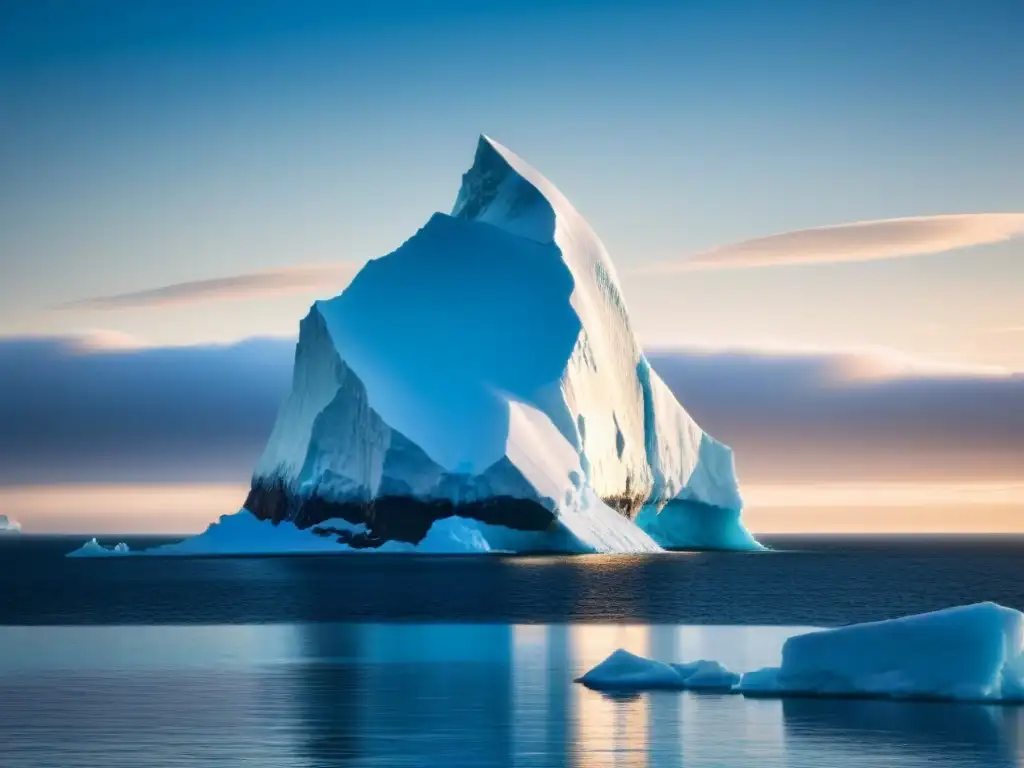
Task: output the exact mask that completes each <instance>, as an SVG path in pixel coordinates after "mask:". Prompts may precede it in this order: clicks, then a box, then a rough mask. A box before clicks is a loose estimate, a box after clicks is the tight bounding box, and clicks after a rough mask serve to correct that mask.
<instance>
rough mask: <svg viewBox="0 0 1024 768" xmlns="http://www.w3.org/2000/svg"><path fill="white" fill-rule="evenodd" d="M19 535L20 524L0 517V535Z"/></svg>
mask: <svg viewBox="0 0 1024 768" xmlns="http://www.w3.org/2000/svg"><path fill="white" fill-rule="evenodd" d="M3 533H21V523H19V522H18V521H17V520H15V519H14V518H12V517H8V516H7V515H0V534H3Z"/></svg>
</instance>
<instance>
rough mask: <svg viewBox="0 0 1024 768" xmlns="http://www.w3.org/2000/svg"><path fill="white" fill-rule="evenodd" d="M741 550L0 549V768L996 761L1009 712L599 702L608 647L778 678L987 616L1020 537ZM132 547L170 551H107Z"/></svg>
mask: <svg viewBox="0 0 1024 768" xmlns="http://www.w3.org/2000/svg"><path fill="white" fill-rule="evenodd" d="M766 538H767V543H769V544H770V545H771V546H772V547H773V549H774V550H775V551H772V552H768V553H759V554H725V553H674V554H666V555H657V556H644V557H627V556H612V557H607V556H593V557H591V556H584V557H546V556H545V557H494V556H481V557H427V556H423V557H419V556H416V557H409V556H388V555H375V554H373V555H352V556H308V557H249V558H213V559H177V558H108V559H94V560H75V559H66V558H64V556H63V555H64V554H65V553H66V552H68V551H70V550H72V549H74V548H76V547H77V546H78V545H79V544H80V543H81V541H82V540H83V537H42V536H39V537H37V536H20V537H4V538H0V766H3V767H4V768H79V767H82V768H84V767H85V766H88V767H89V768H92V767H93V766H99V765H102V766H105V768H106V767H108V766H112V767H115V768H121V767H126V766H234V765H246V766H275V768H291V767H292V766H296V767H297V766H308V767H313V766H316V767H327V766H332V767H333V766H435V765H436V766H504V765H512V766H538V767H540V766H686V768H705V767H707V768H710V767H711V766H716V767H717V768H731V767H732V766H750V765H756V766H758V767H759V768H774V767H775V766H780V767H781V766H787V767H792V768H797V767H803V766H807V767H808V768H810V767H811V766H813V767H814V768H828V767H830V766H844V767H846V766H851V767H853V768H859V767H860V766H885V767H886V768H889V767H895V766H908V767H909V766H925V765H936V764H942V765H948V766H985V767H986V768H992V767H998V766H1017V767H1018V768H1019V766H1020V765H1022V764H1024V709H1022V708H1018V707H1009V706H1006V707H998V706H981V705H975V704H942V703H920V702H916V703H908V702H902V703H900V702H878V701H863V700H861V701H841V700H837V701H830V700H825V699H788V700H782V701H780V700H755V699H745V698H743V697H740V696H728V695H720V694H694V693H682V694H680V693H656V694H644V695H640V696H635V697H629V698H615V697H608V696H605V695H602V694H599V693H596V692H593V691H589V690H586V689H584V688H582V687H581V686H579V685H576V684H574V683H573V682H572V680H573V678H575V677H576V676H578V675H579V674H582V673H583V672H584V671H586V669H588V668H589V667H590V666H593V665H594V664H596V663H597V662H599V661H600V660H601V659H603V658H604V657H605V656H606V655H607V654H608V653H610V652H611V651H612V650H614V649H615V648H618V647H625V648H628V649H630V650H632V651H634V652H637V653H641V654H644V655H648V656H653V657H655V658H662V659H665V660H673V661H683V660H692V659H696V658H714V659H718V660H720V661H722V662H724V663H725V664H726V665H727V666H731V667H732V668H734V669H737V670H739V671H745V670H748V669H753V668H757V667H760V666H766V665H770V664H774V663H776V662H777V660H778V654H779V649H780V647H781V644H782V642H783V641H784V640H785V638H786V637H788V636H790V635H792V634H794V633H796V632H800V631H805V630H806V628H808V627H816V626H836V625H840V624H845V623H850V622H857V621H868V620H874V619H882V618H892V617H895V616H899V615H904V614H908V613H916V612H921V611H927V610H932V609H937V608H942V607H947V606H950V605H956V604H962V603H969V602H975V601H979V600H994V601H996V602H1000V603H1002V604H1004V605H1007V606H1010V607H1013V608H1018V609H1024V584H1022V583H1021V580H1020V579H1019V578H1018V575H1019V571H1020V565H1021V563H1022V562H1024V538H1021V537H1012V536H1007V537H862V538H850V537H845V538H843V537H829V538H816V537H788V538H774V539H773V538H770V537H766ZM115 540H116V541H120V540H126V541H128V542H129V543H130V544H132V546H133V547H135V546H146V545H151V544H154V543H161V542H162V541H165V540H166V539H162V540H157V539H153V538H149V539H141V538H138V537H135V538H132V537H109V539H108V540H105V539H104V537H101V541H104V542H105V543H109V542H113V541H115Z"/></svg>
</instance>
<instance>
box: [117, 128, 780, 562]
mask: <svg viewBox="0 0 1024 768" xmlns="http://www.w3.org/2000/svg"><path fill="white" fill-rule="evenodd" d="M742 507H743V503H742V500H741V497H740V493H739V487H738V483H737V479H736V473H735V469H734V462H733V454H732V451H731V450H730V449H729V448H728V447H727V446H725V445H723V444H722V443H720V442H718V441H716V440H715V439H714V438H712V437H711V436H709V435H708V434H706V433H705V432H704V431H703V430H701V428H700V427H699V426H698V425H697V424H696V423H695V422H694V420H693V419H692V418H691V417H690V416H689V414H687V412H686V411H685V410H684V409H683V407H682V406H681V405H680V404H679V402H678V401H677V400H676V398H675V396H674V395H673V394H672V392H671V391H670V390H669V389H668V387H667V386H666V385H665V384H664V383H663V382H662V381H661V379H660V378H659V377H658V375H657V374H656V373H655V372H654V371H653V370H652V369H651V367H650V365H649V364H648V362H647V359H646V358H645V356H644V354H643V352H642V350H641V348H640V345H639V343H638V342H637V339H636V338H635V336H634V334H633V330H632V326H631V324H630V320H629V315H628V313H627V311H626V304H625V300H624V299H623V296H622V292H621V289H620V287H619V281H618V278H617V276H616V272H615V268H614V266H613V264H612V262H611V259H610V258H609V256H608V253H607V252H606V250H605V248H604V245H603V244H602V243H601V241H600V240H599V239H598V237H597V235H596V234H595V233H594V231H593V230H592V229H591V228H590V225H589V224H588V223H587V222H586V221H585V220H584V219H583V217H582V216H580V214H579V213H578V212H577V211H576V209H575V208H573V207H572V205H571V204H570V203H569V202H568V200H566V198H565V197H564V196H563V195H562V194H561V192H559V191H558V189H556V188H555V186H554V185H553V184H552V183H551V182H550V181H548V180H547V179H546V178H545V177H544V176H542V175H541V174H540V173H539V172H537V171H536V170H535V169H533V168H532V167H531V166H530V165H529V164H527V163H526V162H525V161H524V160H522V159H521V158H520V157H518V156H517V155H516V154H514V153H513V152H511V151H510V150H508V149H506V148H505V147H503V146H502V145H501V144H499V143H497V142H496V141H494V140H492V139H490V138H488V137H486V136H481V137H480V139H479V142H478V146H477V150H476V155H475V158H474V162H473V165H472V167H471V168H470V170H469V171H467V172H466V173H465V174H464V176H463V178H462V186H461V189H460V190H459V193H458V196H457V198H456V201H455V205H454V208H453V209H452V211H451V213H450V214H443V213H436V214H434V215H433V216H432V217H431V218H430V220H429V221H428V222H427V223H426V224H425V225H424V226H423V228H422V229H420V230H419V231H418V232H417V233H416V234H414V235H413V236H412V237H411V238H410V239H409V240H407V241H406V242H405V243H404V244H403V245H401V246H400V247H399V248H398V249H397V250H395V251H394V252H392V253H390V254H388V255H386V256H383V257H381V258H378V259H374V260H372V261H370V262H368V263H367V264H366V265H365V266H364V267H363V269H362V270H361V271H360V272H359V274H358V275H356V277H355V279H354V280H353V281H352V283H351V284H350V285H349V286H348V287H347V288H346V289H345V290H344V291H343V292H342V293H341V295H339V296H337V297H336V298H334V299H330V300H328V301H319V302H316V303H315V304H314V305H313V307H312V309H311V310H310V312H309V314H308V315H307V317H306V318H305V319H304V320H303V321H302V323H301V325H300V333H299V340H298V344H297V347H296V353H295V364H294V371H293V381H292V387H291V391H290V393H289V394H288V395H287V397H286V399H285V401H284V403H283V404H282V406H281V409H280V411H279V414H278V417H277V421H276V423H275V426H274V429H273V433H272V434H271V436H270V439H269V441H268V443H267V446H266V448H265V450H264V452H263V455H262V457H261V458H260V460H259V462H258V464H257V466H256V469H255V472H254V475H253V479H252V485H251V490H250V492H249V494H248V497H247V498H246V500H245V503H244V508H243V510H242V512H240V513H238V515H239V518H238V520H235V521H232V520H230V519H229V518H230V516H225V517H223V518H221V520H220V521H219V522H217V523H213V524H212V525H211V526H210V528H209V529H208V530H207V532H205V533H203V534H199V536H198V537H197V538H198V539H203V537H206V539H205V541H206V544H203V543H201V542H199V541H195V542H193V543H191V544H189V543H188V542H183V543H182V545H180V546H179V547H178V549H179V550H180V552H181V553H182V554H184V553H186V552H187V551H191V552H192V553H195V552H198V551H200V550H202V551H204V552H206V553H212V552H213V550H215V549H217V547H218V546H220V547H223V548H226V550H230V551H235V550H237V548H238V546H236V545H233V544H231V543H230V542H228V541H227V540H226V538H225V536H226V534H225V531H227V530H230V531H235V532H236V533H237V534H238V535H239V536H243V538H245V539H246V540H247V541H248V542H249V544H250V545H251V546H254V547H258V548H259V551H276V550H275V541H274V539H275V537H274V536H268V535H266V534H267V532H268V531H269V532H271V533H272V532H274V531H278V532H280V533H281V539H280V547H281V548H282V549H284V550H286V551H298V548H302V547H306V548H307V549H309V550H314V551H323V549H324V547H325V544H326V545H327V548H328V549H334V550H336V551H351V550H354V549H358V550H367V551H382V552H388V551H413V552H415V551H437V550H438V547H439V546H440V548H441V549H443V550H444V551H451V552H467V553H475V552H489V551H503V552H509V551H512V552H532V551H544V552H551V551H555V552H632V553H642V552H658V551H661V550H662V548H672V549H722V550H756V549H760V548H761V547H760V545H759V544H758V543H757V542H756V541H755V539H754V538H753V537H752V536H751V535H750V533H748V532H747V530H746V529H745V528H744V526H743V523H742V520H741V511H742ZM261 521H265V522H266V523H267V526H261V525H259V523H260V522H261ZM264 529H266V530H264ZM300 532H301V535H299V534H300ZM250 534H253V535H250ZM256 534H258V535H256ZM285 540H287V542H288V543H287V545H286V544H285ZM441 541H443V542H445V544H444V546H441V545H440V544H439V542H441ZM213 542H218V544H217V546H214V544H213ZM97 546H98V545H97ZM161 549H162V550H163V551H162V552H161V553H162V554H172V552H170V551H168V549H169V548H166V547H165V548H161Z"/></svg>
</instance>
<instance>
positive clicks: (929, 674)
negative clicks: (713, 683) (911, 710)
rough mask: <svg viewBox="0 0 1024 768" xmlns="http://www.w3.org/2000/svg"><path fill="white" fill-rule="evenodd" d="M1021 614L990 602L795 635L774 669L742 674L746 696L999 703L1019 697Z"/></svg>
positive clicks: (1023, 619)
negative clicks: (913, 699)
mask: <svg viewBox="0 0 1024 768" xmlns="http://www.w3.org/2000/svg"><path fill="white" fill-rule="evenodd" d="M1022 639H1024V615H1022V614H1021V613H1020V612H1019V611H1015V610H1013V609H1012V608H1004V607H1003V606H1001V605H997V604H995V603H975V604H973V605H965V606H959V607H956V608H948V609H945V610H941V611H934V612H932V613H923V614H919V615H916V616H905V617H903V618H899V619H892V620H889V621H879V622H872V623H868V624H854V625H851V626H848V627H839V628H837V629H826V630H821V631H818V632H811V633H808V634H804V635H797V636H796V637H793V638H790V639H789V640H787V641H786V644H785V645H784V646H783V649H782V664H781V666H780V667H778V668H768V669H762V670H758V671H756V672H752V673H749V674H747V675H744V676H743V679H742V681H741V683H740V686H739V690H740V691H742V692H743V693H748V694H752V695H757V694H761V695H775V696H782V695H794V694H803V695H808V694H813V695H822V696H873V697H884V698H935V699H957V700H967V701H1000V700H1015V699H1020V698H1021V692H1022V684H1021V681H1022V675H1021V673H1022V672H1024V660H1022Z"/></svg>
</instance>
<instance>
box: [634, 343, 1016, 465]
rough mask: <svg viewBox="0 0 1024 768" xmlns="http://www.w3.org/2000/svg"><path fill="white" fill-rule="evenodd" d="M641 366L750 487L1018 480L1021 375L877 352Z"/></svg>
mask: <svg viewBox="0 0 1024 768" xmlns="http://www.w3.org/2000/svg"><path fill="white" fill-rule="evenodd" d="M648 358H649V359H650V361H651V365H652V366H653V367H654V368H655V370H657V371H658V373H659V374H660V375H661V377H662V378H663V379H664V380H665V383H666V384H668V386H669V388H670V389H672V391H673V392H675V393H676V395H677V396H678V397H679V398H680V400H681V401H682V402H683V403H684V404H685V406H686V408H687V410H689V411H690V413H692V414H693V416H694V417H695V418H696V419H697V420H698V422H700V423H701V425H702V426H704V427H705V428H706V429H707V430H708V431H709V432H711V433H712V434H714V435H715V436H716V437H719V438H721V439H722V440H724V441H725V442H727V443H729V444H730V445H732V447H733V448H734V450H735V451H736V457H737V466H738V467H739V470H740V474H741V479H746V480H751V479H753V480H754V481H756V482H812V481H813V482H821V481H865V480H872V481H893V480H897V481H927V482H934V481H935V480H938V479H941V480H943V481H960V480H1005V479H1014V478H1015V479H1021V478H1024V475H1022V471H1024V470H1022V468H1021V463H1020V457H1021V456H1022V455H1024V374H1021V373H1015V372H1010V371H1005V370H1000V369H998V368H984V367H982V368H978V367H966V366H965V367H957V366H936V365H932V364H929V363H919V362H916V361H913V360H908V359H906V358H904V357H901V356H899V355H895V354H893V353H887V352H883V351H877V350H852V351H844V352H825V351H809V350H797V351H785V350H763V349H736V350H723V349H717V350H708V349H694V348H690V349H675V350H658V351H652V352H650V353H649V354H648Z"/></svg>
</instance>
